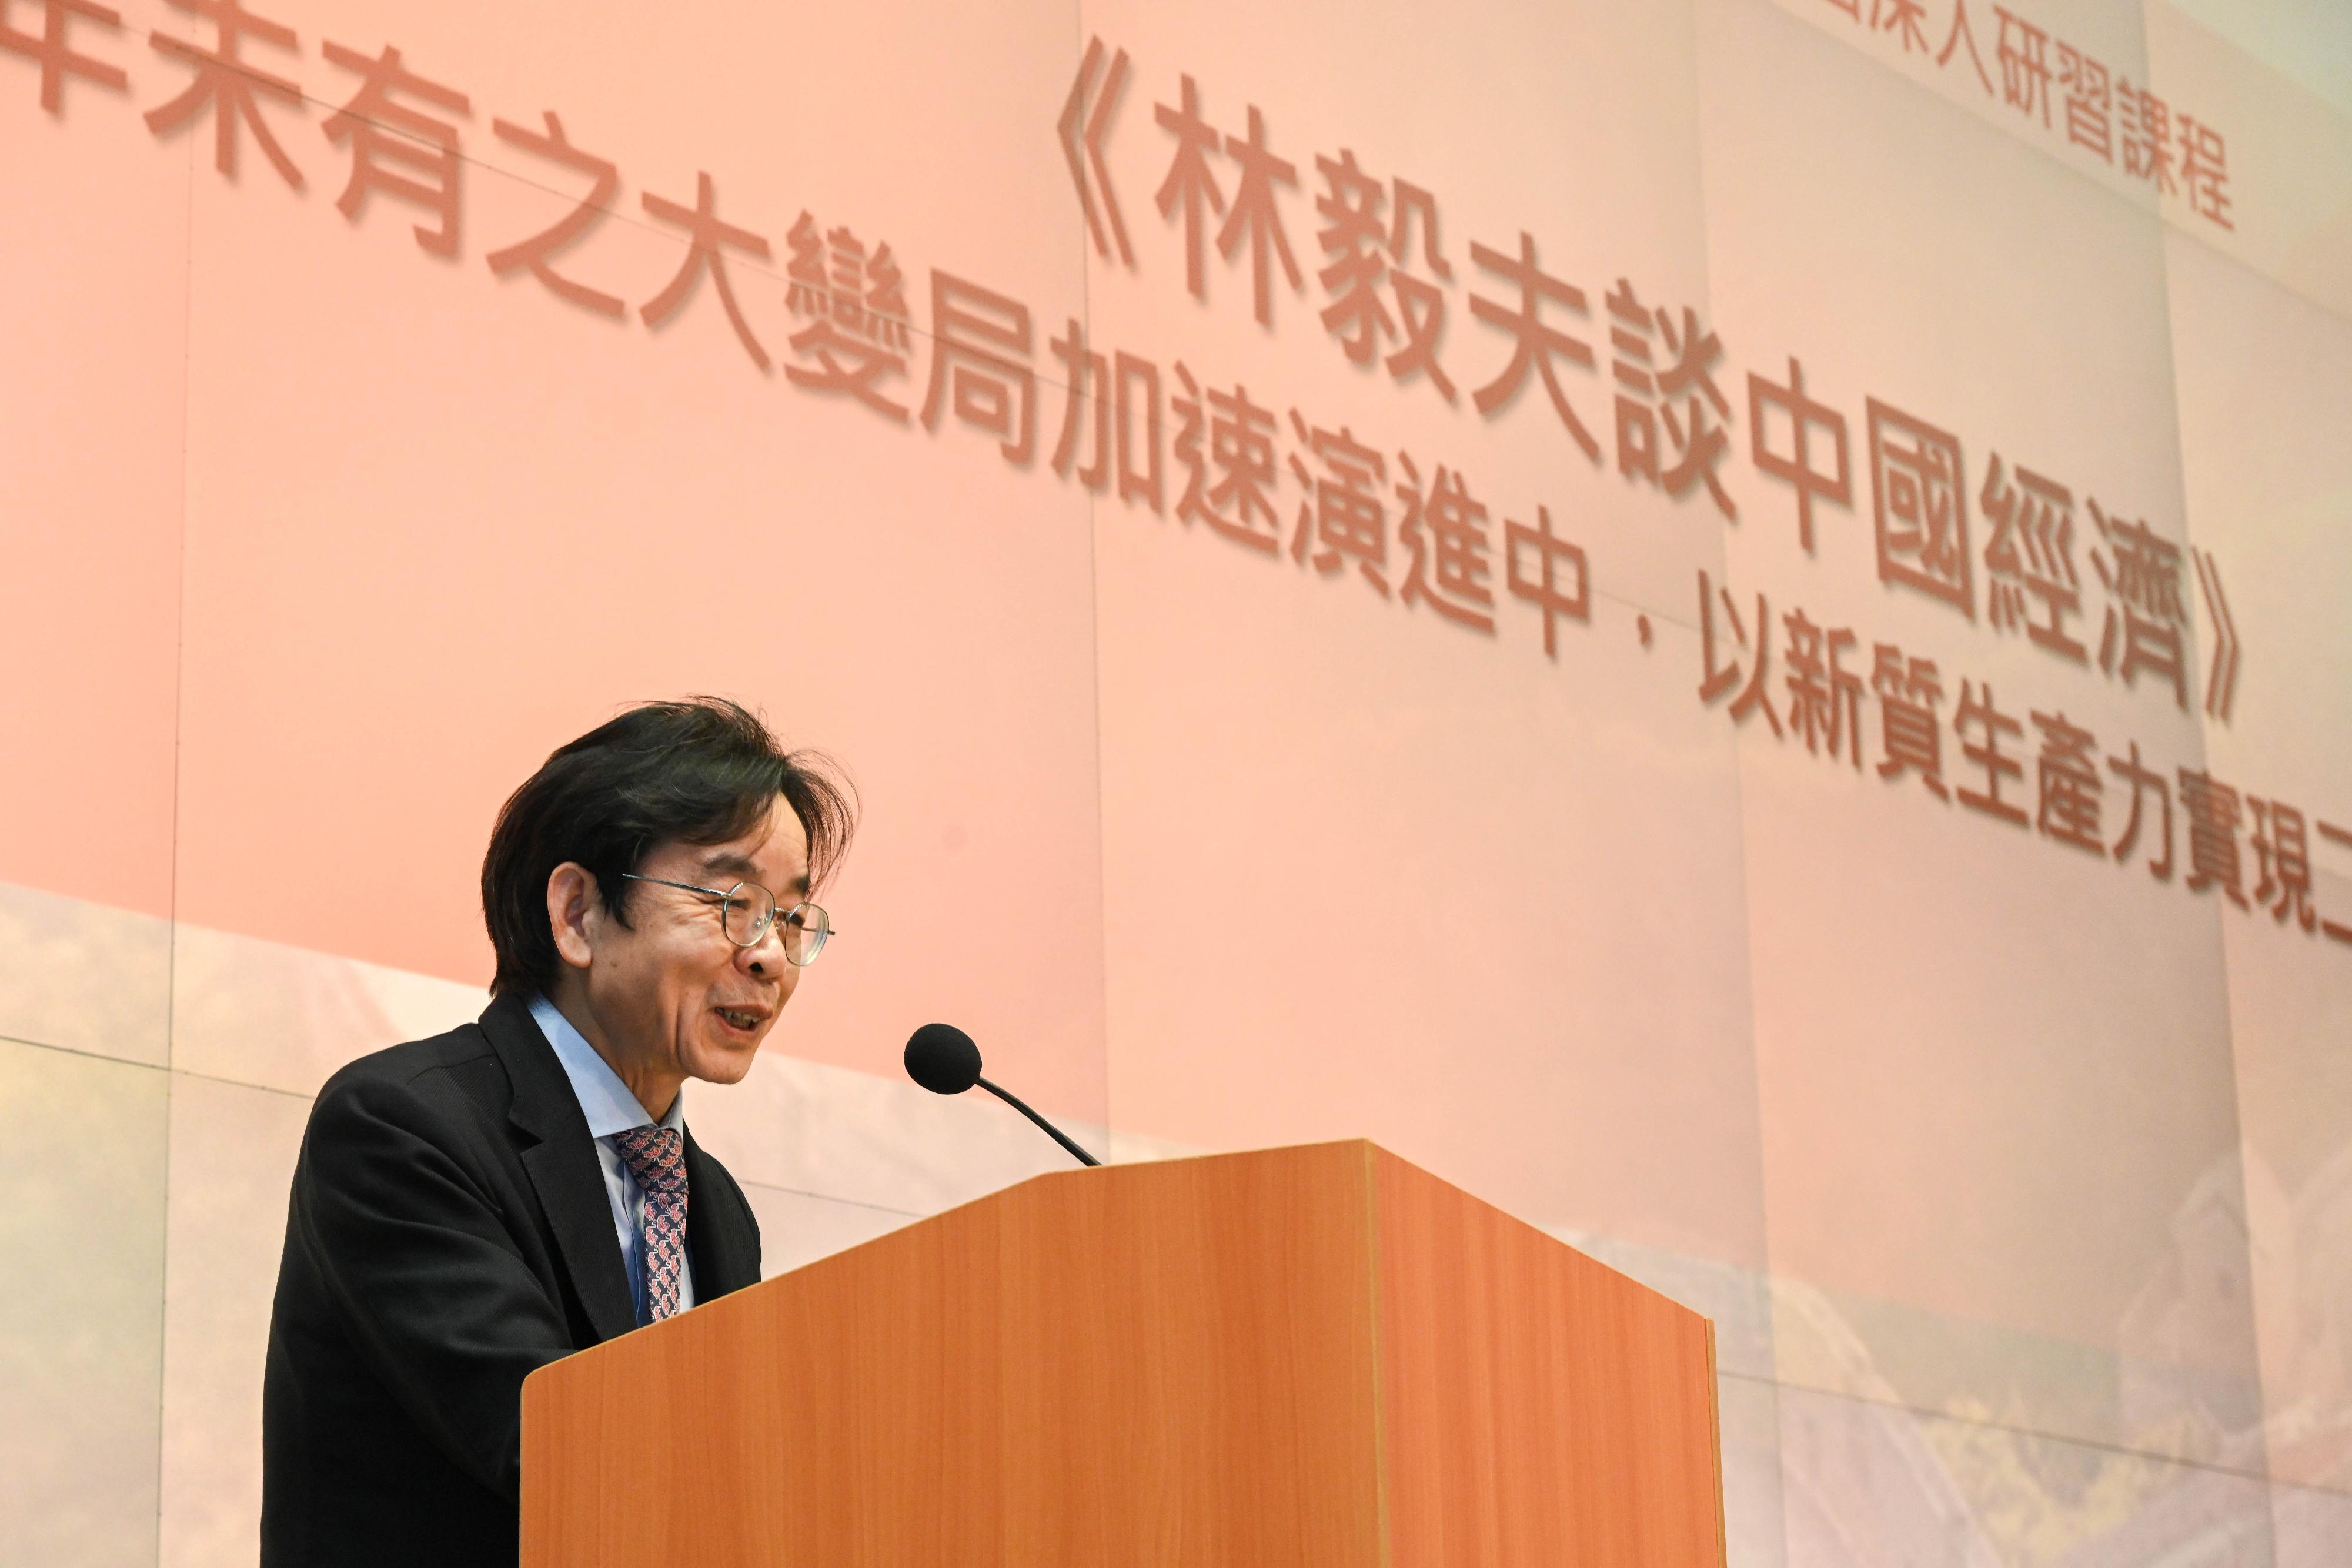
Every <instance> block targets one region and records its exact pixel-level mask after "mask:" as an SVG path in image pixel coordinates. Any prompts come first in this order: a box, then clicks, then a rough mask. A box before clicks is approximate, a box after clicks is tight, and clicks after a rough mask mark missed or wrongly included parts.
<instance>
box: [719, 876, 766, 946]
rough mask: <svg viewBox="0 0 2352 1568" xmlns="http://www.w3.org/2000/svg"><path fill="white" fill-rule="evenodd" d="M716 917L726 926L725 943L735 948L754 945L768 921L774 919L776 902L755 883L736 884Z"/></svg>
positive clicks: (764, 932) (764, 933)
mask: <svg viewBox="0 0 2352 1568" xmlns="http://www.w3.org/2000/svg"><path fill="white" fill-rule="evenodd" d="M719 917H720V919H721V920H722V921H723V922H724V924H725V925H726V926H727V940H729V941H730V942H732V943H734V944H735V946H738V947H753V946H758V945H759V941H760V938H761V936H765V935H766V934H767V930H768V922H770V921H771V920H773V919H774V918H775V917H776V900H775V897H774V895H773V894H770V893H769V892H768V890H767V889H766V888H764V887H761V885H760V884H759V883H756V882H739V883H736V884H735V885H734V886H733V887H731V888H730V889H728V890H727V903H726V904H725V905H724V906H723V907H722V909H721V911H720V915H719Z"/></svg>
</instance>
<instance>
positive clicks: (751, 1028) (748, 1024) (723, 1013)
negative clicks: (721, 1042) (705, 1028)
mask: <svg viewBox="0 0 2352 1568" xmlns="http://www.w3.org/2000/svg"><path fill="white" fill-rule="evenodd" d="M711 1010H712V1011H713V1012H716V1013H717V1014H718V1015H719V1021H720V1022H722V1023H724V1024H726V1025H727V1027H728V1028H730V1029H731V1030H736V1031H737V1032H738V1033H740V1034H757V1033H759V1032H760V1026H761V1024H762V1023H765V1022H766V1021H767V1018H768V1015H767V1014H765V1013H762V1012H754V1011H752V1010H751V1009H747V1008H714V1009H711Z"/></svg>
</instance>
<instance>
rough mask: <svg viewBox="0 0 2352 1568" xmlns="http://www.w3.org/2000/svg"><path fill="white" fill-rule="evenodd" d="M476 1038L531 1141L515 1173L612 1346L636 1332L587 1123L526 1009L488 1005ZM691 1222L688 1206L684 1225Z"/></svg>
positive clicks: (503, 1000)
mask: <svg viewBox="0 0 2352 1568" xmlns="http://www.w3.org/2000/svg"><path fill="white" fill-rule="evenodd" d="M482 1032H483V1033H484V1034H486V1035H488V1037H489V1040H490V1044H491V1045H492V1046H493V1047H494V1048H495V1049H496V1050H497V1051H498V1053H499V1061H502V1062H504V1063H505V1065H506V1070H507V1080H508V1082H510V1083H511V1084H513V1086H514V1104H513V1107H512V1108H511V1109H510V1110H509V1113H508V1119H509V1121H511V1122H513V1123H514V1124H515V1125H516V1126H518V1127H520V1128H521V1129H522V1130H523V1131H524V1132H526V1133H528V1134H531V1136H532V1137H533V1138H535V1139H536V1140H537V1141H536V1142H535V1143H533V1144H532V1145H530V1147H528V1148H526V1149H524V1150H523V1151H522V1166H523V1169H524V1170H525V1171H527V1172H529V1173H530V1183H531V1186H532V1187H533V1189H534V1190H536V1191H537V1192H538V1194H539V1204H540V1207H541V1209H542V1210H544V1211H545V1213H546V1215H547V1225H548V1228H549V1229H550V1230H551V1231H553V1232H554V1234H555V1246H556V1250H557V1252H558V1253H559V1254H560V1255H561V1256H562V1260H563V1267H564V1270H565V1272H566V1273H568V1274H570V1275H571V1277H572V1289H573V1290H574V1291H578V1292H579V1295H580V1304H581V1305H582V1307H583V1308H584V1309H585V1310H586V1312H587V1313H588V1323H589V1326H590V1327H591V1328H593V1329H594V1330H595V1331H596V1337H597V1339H598V1340H599V1341H603V1340H608V1339H616V1338H618V1337H619V1336H621V1335H622V1334H625V1333H628V1332H629V1331H630V1330H631V1329H634V1328H635V1327H636V1326H637V1309H636V1303H635V1301H632V1300H631V1299H630V1295H629V1275H628V1270H627V1269H626V1268H625V1267H624V1265H623V1264H622V1262H621V1242H620V1238H619V1237H617V1236H615V1235H614V1232H613V1201H612V1198H611V1197H610V1196H609V1195H608V1194H607V1193H606V1192H605V1190H604V1166H602V1165H601V1164H599V1163H598V1161H597V1158H596V1141H595V1140H594V1139H593V1138H591V1137H590V1136H589V1135H588V1118H587V1117H585V1116H583V1115H582V1114H581V1113H580V1101H579V1098H578V1097H577V1096H576V1095H574V1094H573V1093H572V1081H571V1080H570V1079H568V1078H566V1077H564V1075H563V1064H562V1062H560V1061H557V1060H556V1057H555V1048H554V1047H553V1046H551V1045H550V1044H548V1043H547V1037H546V1036H545V1035H543V1034H541V1032H540V1029H539V1022H538V1020H537V1019H533V1018H532V1017H531V1016H530V1004H529V1003H527V1002H523V1001H519V1000H517V999H516V998H513V997H511V996H508V997H500V998H498V999H497V1000H496V1001H493V1002H492V1003H491V1004H490V1007H489V1010H488V1012H486V1013H484V1014H483V1015H482ZM689 1179H691V1178H689ZM692 1217H693V1210H692V1207H691V1206H689V1207H688V1221H689V1225H690V1223H691V1220H692Z"/></svg>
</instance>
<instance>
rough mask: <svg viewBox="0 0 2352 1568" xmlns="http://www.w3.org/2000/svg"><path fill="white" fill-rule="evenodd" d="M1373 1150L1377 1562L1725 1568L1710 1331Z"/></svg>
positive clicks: (1600, 1267)
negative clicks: (1382, 1519)
mask: <svg viewBox="0 0 2352 1568" xmlns="http://www.w3.org/2000/svg"><path fill="white" fill-rule="evenodd" d="M1372 1158H1373V1160H1374V1162H1375V1166H1376V1173H1377V1174H1376V1182H1377V1189H1378V1192H1379V1208H1380V1249H1381V1250H1380V1282H1379V1291H1380V1311H1379V1333H1380V1340H1381V1434H1382V1437H1383V1438H1384V1441H1385V1448H1386V1453H1385V1456H1384V1459H1385V1463H1384V1466H1383V1470H1384V1479H1385V1485H1386V1492H1385V1496H1386V1502H1387V1513H1388V1528H1389V1545H1390V1554H1389V1556H1388V1558H1387V1559H1386V1563H1387V1564H1389V1565H1390V1568H1502V1565H1504V1564H1513V1565H1516V1564H1529V1565H1534V1564H1562V1565H1567V1564H1591V1565H1593V1568H1603V1565H1606V1568H1619V1565H1620V1564H1632V1563H1658V1564H1667V1563H1672V1564H1675V1565H1676V1568H1681V1565H1684V1564H1688V1565H1690V1568H1721V1564H1722V1563H1723V1561H1724V1531H1723V1497H1722V1490H1721V1485H1720V1479H1721V1461H1720V1458H1719V1448H1720V1444H1719V1441H1718V1438H1717V1424H1716V1408H1715V1330H1714V1325H1713V1324H1711V1323H1709V1322H1707V1321H1706V1319H1705V1318H1703V1317H1701V1316H1699V1315H1698V1314H1697V1313H1696V1312H1692V1311H1690V1310H1689V1309H1688V1308H1686V1307H1684V1306H1681V1305H1679V1304H1677V1303H1675V1301H1670V1300H1668V1299H1667V1298H1666V1297H1664V1296H1661V1295H1659V1294H1658V1293H1657V1292H1655V1291H1651V1290H1649V1289H1647V1288H1646V1287H1644V1286H1642V1285H1640V1284H1637V1283H1635V1282H1634V1281H1632V1280H1629V1279H1627V1278H1625V1276H1623V1275H1622V1274H1620V1273H1618V1272H1617V1271H1616V1270H1613V1269H1611V1268H1609V1267H1608V1266H1607V1265H1605V1264H1602V1263H1597V1262H1595V1261H1593V1260H1591V1259H1590V1258H1587V1257H1586V1256H1585V1255H1584V1254H1583V1253H1581V1252H1579V1251H1577V1250H1576V1249H1574V1248H1572V1247H1568V1246H1565V1245H1563V1244H1562V1243H1560V1242H1559V1241H1557V1240H1555V1239H1552V1238H1551V1237H1549V1236H1547V1235H1545V1234H1544V1233H1543V1232H1542V1231H1540V1230H1538V1229H1537V1228H1534V1227H1533V1226H1531V1225H1527V1224H1523V1223H1522V1222H1520V1221H1519V1220H1517V1219H1514V1218H1511V1217H1510V1216H1509V1215H1507V1214H1505V1213H1504V1212H1503V1211H1502V1210H1500V1209H1498V1208H1495V1207H1491V1206H1489V1205H1486V1204H1484V1203H1481V1202H1479V1201H1478V1200H1477V1199H1476V1198H1475V1197H1471V1196H1470V1195H1469V1194H1468V1193H1465V1192H1464V1191H1462V1190H1461V1189H1460V1188H1458V1187H1454V1186H1448V1185H1447V1184H1445V1183H1444V1182H1442V1181H1439V1180H1438V1179H1437V1178H1436V1177H1435V1176H1431V1175H1429V1174H1428V1173H1427V1172H1425V1171H1423V1170H1421V1169H1420V1168H1419V1167H1417V1166H1411V1165H1408V1164H1406V1163H1405V1162H1404V1161H1402V1160H1401V1159H1398V1158H1397V1157H1396V1156H1395V1155H1391V1154H1389V1153H1387V1152H1386V1151H1384V1150H1380V1149H1374V1150H1373V1151H1372Z"/></svg>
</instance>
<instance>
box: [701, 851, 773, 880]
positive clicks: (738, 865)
mask: <svg viewBox="0 0 2352 1568" xmlns="http://www.w3.org/2000/svg"><path fill="white" fill-rule="evenodd" d="M702 869H703V870H705V871H723V872H725V873H728V874H729V875H730V876H741V877H748V876H751V875H752V874H753V873H756V872H757V871H758V870H759V869H760V868H759V867H757V866H755V865H753V864H752V863H751V858H750V857H749V856H747V855H741V854H738V853H737V852H734V851H733V850H713V851H711V852H709V854H707V855H705V856H703V857H702Z"/></svg>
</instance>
